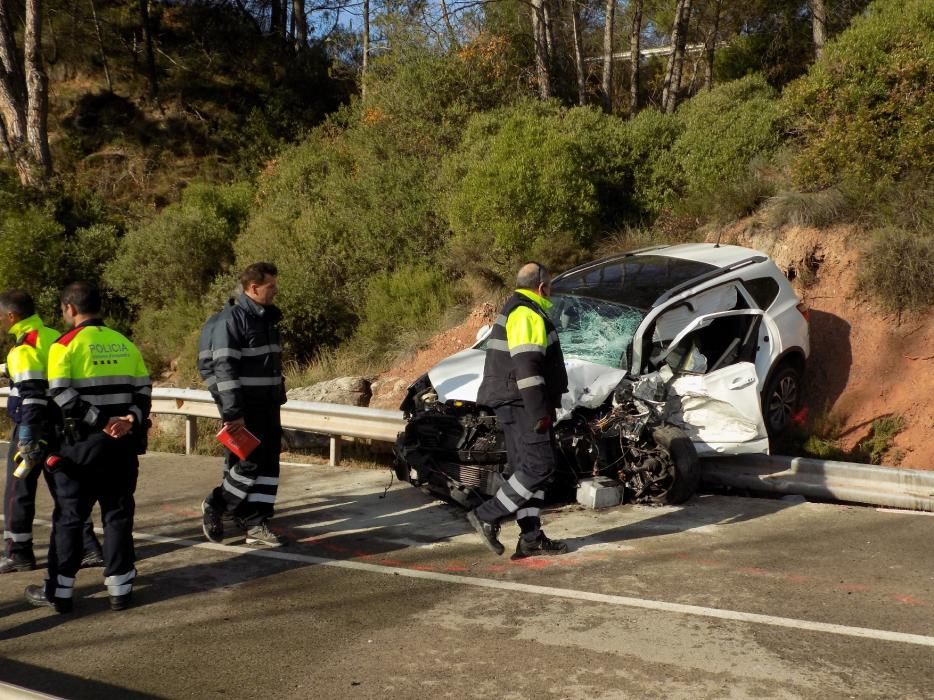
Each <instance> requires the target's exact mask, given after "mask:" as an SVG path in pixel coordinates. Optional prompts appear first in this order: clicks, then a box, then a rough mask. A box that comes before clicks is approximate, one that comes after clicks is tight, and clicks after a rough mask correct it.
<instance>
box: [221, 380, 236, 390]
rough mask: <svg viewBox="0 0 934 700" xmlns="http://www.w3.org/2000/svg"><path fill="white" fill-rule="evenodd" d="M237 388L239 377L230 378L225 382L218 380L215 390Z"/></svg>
mask: <svg viewBox="0 0 934 700" xmlns="http://www.w3.org/2000/svg"><path fill="white" fill-rule="evenodd" d="M239 388H240V380H239V379H231V380H229V381H226V382H218V383H217V390H218V391H232V390H233V389H239Z"/></svg>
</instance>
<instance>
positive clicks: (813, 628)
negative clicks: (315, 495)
mask: <svg viewBox="0 0 934 700" xmlns="http://www.w3.org/2000/svg"><path fill="white" fill-rule="evenodd" d="M36 522H41V521H36ZM41 524H43V525H48V524H49V523H47V522H42V523H41ZM133 537H134V538H136V539H139V540H144V541H148V542H156V543H159V544H179V545H185V546H189V547H199V548H201V549H212V550H215V551H218V552H228V553H236V554H251V555H253V556H257V557H264V558H266V559H278V560H280V561H293V562H299V563H302V564H315V565H318V566H331V567H334V568H337V569H348V570H350V571H362V572H366V573H370V574H380V575H382V576H404V577H407V578H416V579H423V580H427V581H439V582H442V583H451V584H456V585H459V586H475V587H477V588H490V589H494V590H500V591H512V592H515V593H528V594H532V595H542V596H549V597H552V598H565V599H569V600H582V601H589V602H593V603H604V604H606V605H616V606H621V607H627V608H639V609H642V610H654V611H657V612H668V613H676V614H679V615H692V616H694V617H706V618H712V619H716V620H733V621H736V622H749V623H753V624H758V625H768V626H770V627H785V628H789V629H799V630H806V631H809V632H820V633H823V634H837V635H842V636H845V637H857V638H860V639H874V640H879V641H885V642H900V643H903V644H917V645H920V646H926V647H934V637H929V636H925V635H921V634H908V633H906V632H893V631H890V630H878V629H872V628H868V627H850V626H848V625H836V624H832V623H828V622H814V621H811V620H797V619H795V618H791V617H776V616H774V615H760V614H758V613H748V612H741V611H738V610H724V609H721V608H708V607H703V606H699V605H684V604H682V603H669V602H666V601H662V600H648V599H644V598H630V597H628V596H621V595H611V594H607V593H594V592H591V591H578V590H575V589H571V588H556V587H553V586H537V585H534V584H529V583H518V582H515V581H499V580H495V579H486V578H480V577H477V576H460V575H455V574H444V573H441V572H437V571H422V570H418V569H406V568H401V567H397V566H384V565H381V564H368V563H366V562H361V561H353V560H340V559H328V558H326V557H315V556H311V555H308V554H298V553H296V552H288V551H277V550H270V549H254V548H253V547H246V546H238V545H224V544H215V543H213V542H201V541H197V540H189V539H185V538H182V537H166V536H164V535H155V534H150V533H146V532H134V533H133Z"/></svg>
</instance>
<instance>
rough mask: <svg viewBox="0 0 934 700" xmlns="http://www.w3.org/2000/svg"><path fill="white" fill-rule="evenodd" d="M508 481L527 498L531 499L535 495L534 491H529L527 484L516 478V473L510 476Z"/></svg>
mask: <svg viewBox="0 0 934 700" xmlns="http://www.w3.org/2000/svg"><path fill="white" fill-rule="evenodd" d="M506 483H507V484H509V485H510V486H511V487H512V489H513V490H514V491H515V492H516V493H518V494H519V495H520V496H521V497H522V498H524V499H525V500H529V499H530V498H532V496H534V495H535V494H534V493H532V492H531V491H529V490H528V489H527V488H526V487H525V486H523V485H522V484H520V483H519V480H518V479H517V478H516V475H515V474H513V475H512V476H511V477H509V481H507V482H506Z"/></svg>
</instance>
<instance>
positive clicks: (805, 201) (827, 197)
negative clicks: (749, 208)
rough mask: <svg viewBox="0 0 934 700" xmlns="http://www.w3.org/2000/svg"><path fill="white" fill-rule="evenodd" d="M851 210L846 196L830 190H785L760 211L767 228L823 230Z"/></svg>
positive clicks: (835, 189)
mask: <svg viewBox="0 0 934 700" xmlns="http://www.w3.org/2000/svg"><path fill="white" fill-rule="evenodd" d="M849 211H851V204H850V202H849V201H848V199H847V196H846V195H845V194H844V193H843V192H842V191H841V190H840V189H838V188H835V187H832V188H830V189H827V190H823V191H821V192H797V191H795V190H785V191H783V192H779V193H778V194H776V195H774V196H772V197H770V198H769V199H768V201H767V202H766V203H765V206H764V207H763V210H762V215H763V218H764V220H765V222H766V224H768V225H769V226H770V227H772V228H779V227H781V226H786V225H788V226H809V227H815V228H822V227H824V226H828V225H830V224H832V223H834V222H838V221H840V219H841V218H842V217H843V215H844V214H845V213H847V212H849Z"/></svg>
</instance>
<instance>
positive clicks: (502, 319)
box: [493, 314, 506, 327]
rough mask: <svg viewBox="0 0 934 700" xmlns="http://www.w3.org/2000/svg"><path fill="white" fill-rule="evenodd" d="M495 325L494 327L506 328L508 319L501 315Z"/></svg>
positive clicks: (494, 322)
mask: <svg viewBox="0 0 934 700" xmlns="http://www.w3.org/2000/svg"><path fill="white" fill-rule="evenodd" d="M493 325H494V326H503V327H505V326H506V317H505V316H503V315H502V314H500V315H499V316H497V317H496V320H495V321H493Z"/></svg>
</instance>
